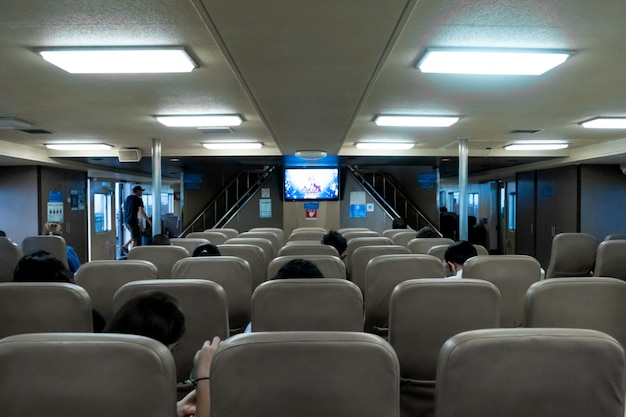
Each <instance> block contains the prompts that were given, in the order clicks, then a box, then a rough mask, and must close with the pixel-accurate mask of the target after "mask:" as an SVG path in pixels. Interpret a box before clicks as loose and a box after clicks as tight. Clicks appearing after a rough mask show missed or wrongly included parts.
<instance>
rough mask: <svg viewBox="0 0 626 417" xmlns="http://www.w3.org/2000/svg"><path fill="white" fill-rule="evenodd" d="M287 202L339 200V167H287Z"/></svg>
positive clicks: (285, 182)
mask: <svg viewBox="0 0 626 417" xmlns="http://www.w3.org/2000/svg"><path fill="white" fill-rule="evenodd" d="M284 178H285V181H284V185H285V187H284V190H285V200H286V201H315V200H326V201H329V200H330V201H333V200H339V167H292V168H290V167H286V168H285V176H284Z"/></svg>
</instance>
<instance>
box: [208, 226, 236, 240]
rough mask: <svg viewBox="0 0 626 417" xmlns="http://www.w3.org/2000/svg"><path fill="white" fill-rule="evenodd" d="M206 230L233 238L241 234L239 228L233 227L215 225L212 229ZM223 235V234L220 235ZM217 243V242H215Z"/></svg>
mask: <svg viewBox="0 0 626 417" xmlns="http://www.w3.org/2000/svg"><path fill="white" fill-rule="evenodd" d="M204 231H205V232H218V233H222V234H224V235H226V238H227V239H232V238H234V237H237V236H238V235H239V230H237V229H233V228H232V227H214V228H211V229H206V230H204ZM220 237H221V236H220ZM214 244H216V243H214Z"/></svg>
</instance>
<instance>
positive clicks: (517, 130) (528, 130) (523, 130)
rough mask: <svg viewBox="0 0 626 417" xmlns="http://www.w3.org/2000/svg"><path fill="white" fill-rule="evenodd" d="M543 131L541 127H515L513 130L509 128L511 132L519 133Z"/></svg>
mask: <svg viewBox="0 0 626 417" xmlns="http://www.w3.org/2000/svg"><path fill="white" fill-rule="evenodd" d="M541 131H543V129H515V130H511V133H521V134H524V133H525V134H531V135H532V134H533V133H537V132H541Z"/></svg>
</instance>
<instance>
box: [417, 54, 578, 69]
mask: <svg viewBox="0 0 626 417" xmlns="http://www.w3.org/2000/svg"><path fill="white" fill-rule="evenodd" d="M569 56H570V53H568V52H564V51H546V50H528V49H469V48H467V49H466V48H462V49H456V48H455V49H438V48H429V49H427V50H426V54H425V55H424V56H423V57H422V59H421V60H420V61H419V62H418V64H417V68H419V69H420V71H422V72H426V73H443V74H481V75H541V74H543V73H544V72H546V71H549V70H551V69H552V68H554V67H556V66H557V65H560V64H562V63H563V62H565V60H567V58H569Z"/></svg>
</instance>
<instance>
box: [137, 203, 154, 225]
mask: <svg viewBox="0 0 626 417" xmlns="http://www.w3.org/2000/svg"><path fill="white" fill-rule="evenodd" d="M137 214H138V215H139V217H143V218H144V219H146V221H147V222H148V224H149V225H150V226H152V221H151V220H150V217H148V215H147V214H146V211H145V210H144V209H143V207H139V210H138V212H137Z"/></svg>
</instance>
